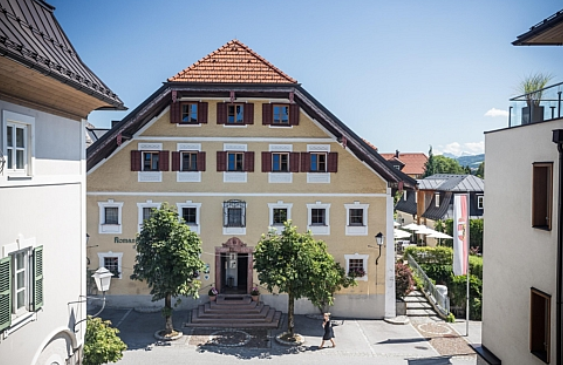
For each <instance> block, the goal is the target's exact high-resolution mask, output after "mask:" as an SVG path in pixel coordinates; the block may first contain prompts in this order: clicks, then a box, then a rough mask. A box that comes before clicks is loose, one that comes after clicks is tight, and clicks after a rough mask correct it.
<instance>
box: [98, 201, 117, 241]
mask: <svg viewBox="0 0 563 365" xmlns="http://www.w3.org/2000/svg"><path fill="white" fill-rule="evenodd" d="M98 208H99V220H98V233H99V234H116V233H117V234H121V233H122V231H123V203H122V202H115V201H113V199H108V201H107V202H98ZM106 208H118V211H117V221H118V224H105V223H104V222H105V212H106Z"/></svg>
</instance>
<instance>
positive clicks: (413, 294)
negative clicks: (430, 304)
mask: <svg viewBox="0 0 563 365" xmlns="http://www.w3.org/2000/svg"><path fill="white" fill-rule="evenodd" d="M409 297H423V298H424V294H422V293H421V292H420V291H418V290H414V291H411V292H410V293H409V294H407V296H406V298H409Z"/></svg>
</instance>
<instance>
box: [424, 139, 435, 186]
mask: <svg viewBox="0 0 563 365" xmlns="http://www.w3.org/2000/svg"><path fill="white" fill-rule="evenodd" d="M436 173H437V172H436V161H434V154H433V153H432V146H430V149H429V150H428V161H426V163H425V164H424V175H422V177H423V178H424V177H428V176H432V175H434V174H436Z"/></svg>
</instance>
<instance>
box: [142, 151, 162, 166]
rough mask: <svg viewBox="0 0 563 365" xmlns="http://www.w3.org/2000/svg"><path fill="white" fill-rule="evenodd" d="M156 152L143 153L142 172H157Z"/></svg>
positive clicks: (157, 154) (157, 155) (157, 156)
mask: <svg viewBox="0 0 563 365" xmlns="http://www.w3.org/2000/svg"><path fill="white" fill-rule="evenodd" d="M158 158H159V153H158V152H152V151H151V152H143V171H159V168H158Z"/></svg>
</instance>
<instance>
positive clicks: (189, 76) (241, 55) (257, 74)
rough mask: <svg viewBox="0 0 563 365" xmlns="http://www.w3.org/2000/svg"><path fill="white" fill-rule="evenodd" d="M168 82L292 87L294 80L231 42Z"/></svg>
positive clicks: (239, 43)
mask: <svg viewBox="0 0 563 365" xmlns="http://www.w3.org/2000/svg"><path fill="white" fill-rule="evenodd" d="M168 81H183V82H217V83H251V84H255V83H258V84H280V83H283V84H288V83H291V84H296V83H297V80H295V79H293V78H291V77H290V76H288V75H286V74H285V73H283V72H282V71H281V70H280V69H278V68H277V67H275V66H274V65H272V64H271V63H270V62H268V61H267V60H266V59H264V58H263V57H262V56H260V55H259V54H257V53H256V52H254V51H253V50H252V49H250V48H249V47H248V46H246V45H245V44H244V43H242V42H240V41H238V40H236V39H234V40H232V41H230V42H228V43H227V44H225V45H224V46H223V47H221V48H219V49H218V50H216V51H215V52H213V53H210V54H208V55H207V56H205V57H203V58H202V59H201V60H199V61H197V62H196V63H194V64H193V65H191V66H190V67H188V68H186V69H185V70H183V71H181V72H179V73H178V74H177V75H175V76H172V77H170V78H169V79H168Z"/></svg>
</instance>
